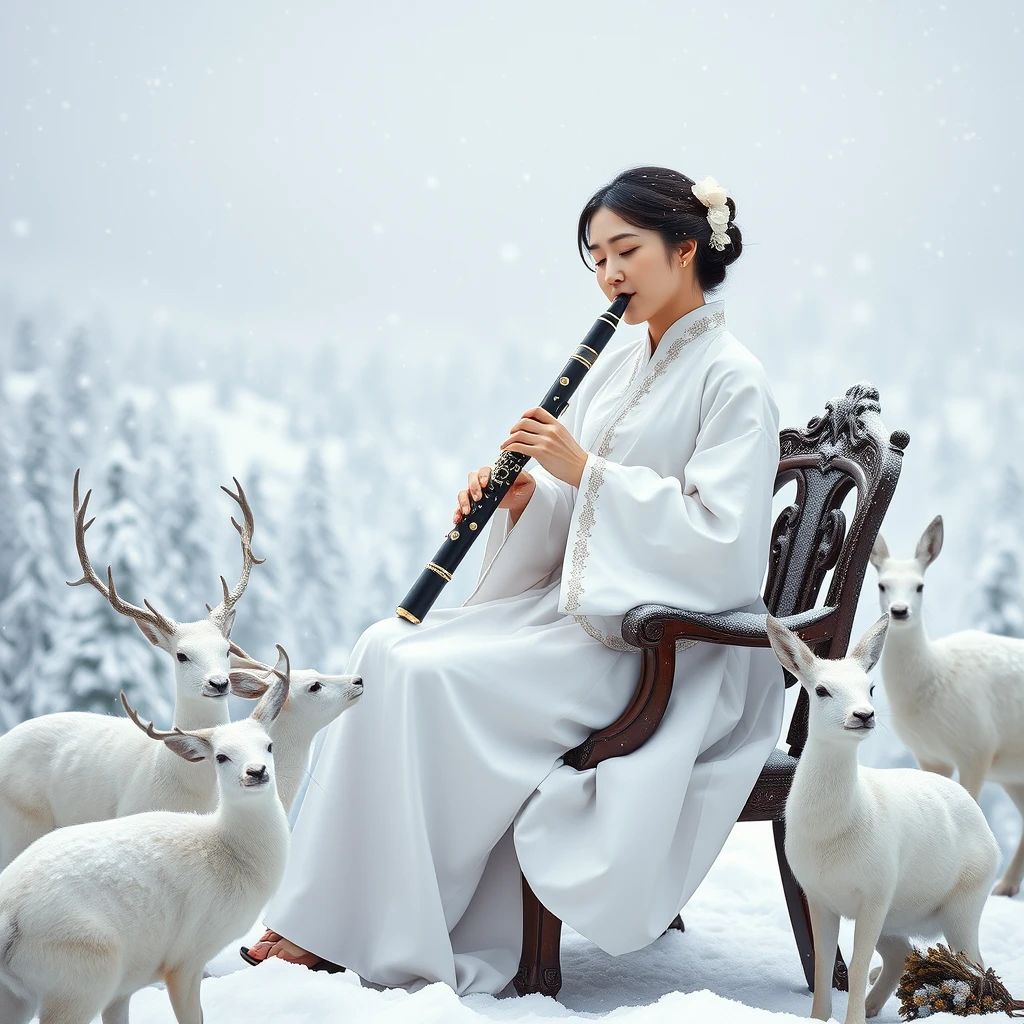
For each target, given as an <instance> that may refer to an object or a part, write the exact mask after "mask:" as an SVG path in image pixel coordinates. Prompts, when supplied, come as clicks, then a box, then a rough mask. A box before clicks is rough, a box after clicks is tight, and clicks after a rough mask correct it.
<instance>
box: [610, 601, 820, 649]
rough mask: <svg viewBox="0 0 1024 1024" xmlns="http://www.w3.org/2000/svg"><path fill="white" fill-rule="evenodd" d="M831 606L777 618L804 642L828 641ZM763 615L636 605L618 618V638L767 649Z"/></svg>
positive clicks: (643, 643)
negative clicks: (702, 642)
mask: <svg viewBox="0 0 1024 1024" xmlns="http://www.w3.org/2000/svg"><path fill="white" fill-rule="evenodd" d="M837 611H838V609H836V608H831V607H827V606H826V607H824V608H811V609H810V610H809V611H806V612H799V613H798V614H796V615H786V616H784V617H783V618H781V619H779V622H781V623H782V624H783V625H785V626H788V627H789V628H790V629H791V630H793V631H794V632H795V633H796V634H797V635H798V636H799V637H800V639H801V640H803V641H804V642H805V643H809V644H813V643H817V642H819V641H821V640H828V639H829V638H830V637H831V636H832V633H833V631H834V629H835V620H836V612H837ZM767 620H768V616H767V614H766V613H765V612H718V613H711V614H709V613H706V612H690V611H685V610H683V609H682V608H670V607H668V606H667V605H663V604H640V605H637V606H636V607H635V608H631V609H630V610H629V611H628V612H627V613H626V614H625V616H624V617H623V619H622V639H623V640H625V641H626V643H628V644H632V646H634V647H652V646H656V645H657V644H659V643H662V642H663V641H664V640H665V639H666V638H667V637H671V639H672V640H673V641H675V640H704V641H706V642H707V643H712V644H728V645H730V646H732V647H768V646H769V641H768V630H767V627H766V625H765V624H766V622H767Z"/></svg>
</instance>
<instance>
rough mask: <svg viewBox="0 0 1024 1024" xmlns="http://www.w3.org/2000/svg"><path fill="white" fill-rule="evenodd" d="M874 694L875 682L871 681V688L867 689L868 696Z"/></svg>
mask: <svg viewBox="0 0 1024 1024" xmlns="http://www.w3.org/2000/svg"><path fill="white" fill-rule="evenodd" d="M874 695H875V684H874V683H872V684H871V689H870V690H868V696H869V697H874Z"/></svg>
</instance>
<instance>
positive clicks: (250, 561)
mask: <svg viewBox="0 0 1024 1024" xmlns="http://www.w3.org/2000/svg"><path fill="white" fill-rule="evenodd" d="M231 479H232V480H234V482H235V487H237V488H238V493H237V494H235V493H234V492H233V491H229V490H228V489H227V488H226V487H224V486H223V485H222V486H221V490H222V491H223V492H224V493H225V494H227V495H228V496H230V497H232V498H234V499H235V501H237V502H238V505H239V507H240V508H241V510H242V522H243V523H244V526H239V525H238V523H237V522H236V521H235V517H234V516H232V517H231V525H232V526H233V527H234V528H235V529H236V530H237V531H238V535H239V536H240V537H241V538H242V575H241V576H240V577H239V578H238V582H237V583H236V584H235V587H234V590H228V581H227V580H226V579H224V577H223V576H221V578H220V585H221V587H222V588H223V590H224V599H223V600H222V601H221V603H220V604H219V605H217V607H216V608H211V609H210V618H211V619H213V621H214V622H216V623H217V625H218V626H220V627H221V629H222V630H223V629H224V627H225V625H226V624H227V622H228V616H229V615H230V613H231V609H232V608H233V607H234V606H235V603H236V602H237V601H238V599H239V598H240V597H241V596H242V594H243V593H245V588H246V586H247V585H248V583H249V573H250V572H251V571H252V567H253V566H254V565H262V564H263V563H264V562H265V561H266V559H265V558H257V557H256V556H255V555H254V554H253V553H252V534H253V530H254V528H255V521H254V519H253V515H252V509H251V508H250V507H249V501H248V499H247V498H246V496H245V491H243V490H242V485H241V484H240V483H239V482H238V477H235V476H233V477H232V478H231ZM207 607H208V608H209V605H207Z"/></svg>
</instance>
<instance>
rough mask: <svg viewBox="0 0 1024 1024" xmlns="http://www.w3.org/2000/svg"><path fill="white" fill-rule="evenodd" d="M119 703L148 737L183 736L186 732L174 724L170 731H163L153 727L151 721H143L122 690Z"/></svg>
mask: <svg viewBox="0 0 1024 1024" xmlns="http://www.w3.org/2000/svg"><path fill="white" fill-rule="evenodd" d="M121 704H122V705H123V706H124V709H125V711H127V712H128V717H129V718H130V719H131V720H132V721H133V722H134V723H135V724H136V725H137V726H138V727H139V728H140V729H141V730H142V731H143V732H144V733H145V734H146V735H147V736H148V737H149V738H150V739H154V740H167V739H170V738H171V737H172V736H185V735H187V734H186V733H184V732H182V731H181V729H179V728H178V727H177V726H175V727H174V728H173V729H172V730H171V731H170V732H164V731H163V730H162V729H157V728H154V726H153V723H152V722H146V723H143V721H142V719H141V718H140V717H139V713H138V711H136V710H135V708H133V707H132V706H131V704H129V703H128V698H127V697H126V696H125V695H124V690H122V691H121Z"/></svg>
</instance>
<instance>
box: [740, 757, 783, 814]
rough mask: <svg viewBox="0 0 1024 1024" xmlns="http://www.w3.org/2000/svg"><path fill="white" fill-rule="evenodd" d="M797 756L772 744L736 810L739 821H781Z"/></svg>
mask: <svg viewBox="0 0 1024 1024" xmlns="http://www.w3.org/2000/svg"><path fill="white" fill-rule="evenodd" d="M797 763H798V762H797V759H796V758H795V757H793V756H792V755H791V754H787V753H786V752H785V751H784V750H779V748H778V747H776V748H775V749H774V750H773V751H772V752H771V754H770V756H769V757H768V760H767V761H766V762H765V765H764V767H763V768H762V769H761V774H760V775H759V776H758V777H757V782H755V783H754V788H753V789H752V790H751V791H750V796H748V797H747V802H746V804H744V806H743V810H742V811H741V812H740V816H739V820H740V821H781V820H782V818H783V815H784V814H785V810H786V797H787V796H789V787H790V786H791V785H792V784H793V775H794V774H795V772H796V766H797Z"/></svg>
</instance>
